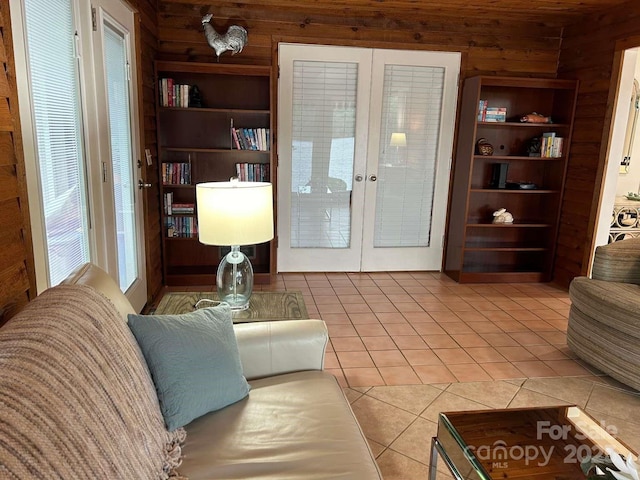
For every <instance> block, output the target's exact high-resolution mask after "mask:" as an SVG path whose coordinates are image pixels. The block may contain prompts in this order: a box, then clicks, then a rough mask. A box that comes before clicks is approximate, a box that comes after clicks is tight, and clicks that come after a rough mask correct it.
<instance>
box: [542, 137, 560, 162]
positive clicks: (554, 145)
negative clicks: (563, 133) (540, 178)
mask: <svg viewBox="0 0 640 480" xmlns="http://www.w3.org/2000/svg"><path fill="white" fill-rule="evenodd" d="M562 143H563V138H562V137H558V136H556V132H546V133H543V134H542V138H541V139H540V156H541V157H543V158H558V157H561V156H562Z"/></svg>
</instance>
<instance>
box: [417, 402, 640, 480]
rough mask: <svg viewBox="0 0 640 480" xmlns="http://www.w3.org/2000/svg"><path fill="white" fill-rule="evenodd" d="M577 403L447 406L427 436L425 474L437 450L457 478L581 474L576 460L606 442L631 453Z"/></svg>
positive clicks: (433, 470) (480, 479)
mask: <svg viewBox="0 0 640 480" xmlns="http://www.w3.org/2000/svg"><path fill="white" fill-rule="evenodd" d="M616 433H617V429H616V428H615V425H603V424H601V423H599V422H596V421H595V420H594V419H593V418H591V417H590V416H589V415H588V414H586V413H585V412H583V411H582V410H580V408H578V407H576V406H562V407H544V408H522V409H505V410H476V411H468V412H445V413H441V414H440V415H439V418H438V433H437V436H436V437H433V439H432V442H431V465H430V469H429V479H430V480H433V479H435V477H436V473H437V458H438V456H440V457H441V458H442V459H443V461H444V462H445V464H446V465H447V466H448V467H449V470H450V471H451V474H452V475H453V477H454V478H456V479H458V480H462V479H464V480H472V479H473V480H495V479H512V478H529V479H531V478H540V479H541V480H542V479H544V480H547V479H562V480H570V479H576V480H577V479H581V480H584V479H585V475H584V473H583V472H582V469H581V468H580V463H581V461H582V460H584V459H586V458H590V457H593V456H596V455H599V454H600V455H606V453H605V448H607V447H611V448H612V449H613V450H614V451H615V452H617V453H618V454H620V455H623V456H624V457H626V456H627V455H629V454H633V455H634V456H635V452H633V451H631V450H629V448H628V447H626V446H625V445H624V444H622V443H621V442H620V441H619V440H617V439H616V438H614V436H613V435H615V434H616Z"/></svg>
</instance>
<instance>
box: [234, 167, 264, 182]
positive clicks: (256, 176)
mask: <svg viewBox="0 0 640 480" xmlns="http://www.w3.org/2000/svg"><path fill="white" fill-rule="evenodd" d="M236 176H237V177H238V180H240V181H241V182H268V181H269V164H267V163H236Z"/></svg>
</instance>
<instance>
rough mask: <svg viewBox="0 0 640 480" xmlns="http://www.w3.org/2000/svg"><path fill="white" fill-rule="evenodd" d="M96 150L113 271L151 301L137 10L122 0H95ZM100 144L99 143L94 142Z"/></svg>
mask: <svg viewBox="0 0 640 480" xmlns="http://www.w3.org/2000/svg"><path fill="white" fill-rule="evenodd" d="M93 5H94V6H95V8H96V20H97V25H98V28H97V31H96V32H95V33H94V37H93V51H94V62H95V74H96V100H97V101H96V112H97V113H96V118H97V130H96V131H95V132H94V135H95V137H94V139H95V141H96V143H97V145H98V146H97V152H96V155H97V156H98V157H99V159H100V164H101V166H102V168H101V171H102V178H101V180H102V183H101V184H100V186H99V187H98V188H100V189H101V191H102V199H103V209H102V213H103V215H104V224H105V235H104V237H103V239H104V241H103V242H102V244H101V245H100V246H101V249H102V251H103V252H105V257H106V261H107V263H108V265H109V272H110V273H115V272H117V276H116V278H117V279H118V282H119V284H120V288H121V289H122V291H123V292H125V294H126V295H127V298H128V299H129V301H130V302H131V304H132V305H133V306H134V308H135V309H137V310H140V309H141V308H142V307H143V306H144V304H145V303H146V301H147V285H146V269H145V258H144V236H143V226H144V214H143V211H142V190H140V189H139V188H138V184H137V182H138V179H139V173H138V172H139V171H140V163H139V162H138V159H139V158H140V156H139V152H140V146H139V130H138V125H139V121H138V110H137V104H138V102H137V93H136V85H137V83H136V69H135V66H134V65H133V64H132V61H131V59H132V58H133V45H134V37H133V35H134V16H133V12H132V11H131V9H130V8H129V7H128V6H127V5H126V4H125V3H123V2H122V1H120V0H95V3H94V4H93ZM94 148H95V147H94Z"/></svg>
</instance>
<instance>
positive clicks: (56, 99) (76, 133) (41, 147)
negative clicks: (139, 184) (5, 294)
mask: <svg viewBox="0 0 640 480" xmlns="http://www.w3.org/2000/svg"><path fill="white" fill-rule="evenodd" d="M25 24H26V37H27V52H28V61H29V65H28V68H29V74H30V77H31V98H32V107H33V115H34V125H35V136H36V151H37V161H38V166H39V171H40V182H41V192H42V198H41V201H42V209H43V212H44V223H45V237H46V248H47V264H48V272H49V283H50V285H56V284H57V283H59V282H60V281H61V280H62V279H64V278H65V277H66V276H67V275H68V274H69V273H70V272H71V271H72V270H73V269H74V268H76V267H77V266H78V265H81V264H82V263H84V262H86V261H88V260H89V240H88V225H87V212H86V205H87V200H86V199H87V195H86V188H85V185H86V183H85V179H84V161H83V149H82V141H81V140H82V130H81V119H80V113H79V112H81V108H80V97H79V87H78V85H79V84H78V70H77V63H76V58H75V54H74V43H75V38H74V34H75V30H74V25H73V8H72V5H71V2H70V1H68V0H25Z"/></svg>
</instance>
